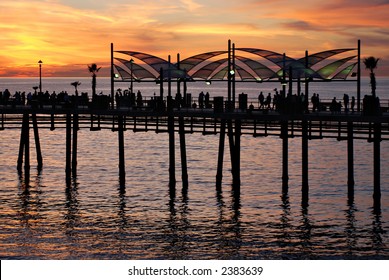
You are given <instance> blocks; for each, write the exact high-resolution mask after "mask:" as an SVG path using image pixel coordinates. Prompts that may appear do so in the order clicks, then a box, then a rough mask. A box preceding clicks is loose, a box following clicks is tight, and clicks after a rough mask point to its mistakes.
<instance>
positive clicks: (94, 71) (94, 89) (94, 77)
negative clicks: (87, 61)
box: [88, 63, 101, 96]
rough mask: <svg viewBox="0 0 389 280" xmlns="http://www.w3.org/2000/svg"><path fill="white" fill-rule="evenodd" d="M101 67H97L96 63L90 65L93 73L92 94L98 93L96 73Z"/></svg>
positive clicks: (90, 70) (89, 67)
mask: <svg viewBox="0 0 389 280" xmlns="http://www.w3.org/2000/svg"><path fill="white" fill-rule="evenodd" d="M100 68H101V67H98V68H97V64H96V63H93V64H92V65H88V69H89V72H90V73H92V96H95V95H96V73H97V72H99V70H100Z"/></svg>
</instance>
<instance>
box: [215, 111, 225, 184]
mask: <svg viewBox="0 0 389 280" xmlns="http://www.w3.org/2000/svg"><path fill="white" fill-rule="evenodd" d="M225 138H226V120H224V119H222V120H221V123H220V138H219V154H218V158H217V173H216V189H217V190H218V191H221V186H222V178H223V160H224V142H225Z"/></svg>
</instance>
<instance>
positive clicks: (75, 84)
mask: <svg viewBox="0 0 389 280" xmlns="http://www.w3.org/2000/svg"><path fill="white" fill-rule="evenodd" d="M71 85H72V86H74V89H75V90H76V95H78V91H77V87H78V86H79V85H81V83H80V82H79V81H75V82H73V83H71Z"/></svg>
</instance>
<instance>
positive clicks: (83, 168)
mask: <svg viewBox="0 0 389 280" xmlns="http://www.w3.org/2000/svg"><path fill="white" fill-rule="evenodd" d="M75 80H80V81H81V83H82V84H81V86H80V88H79V91H87V92H90V91H91V90H90V85H91V81H90V78H77V79H71V78H70V79H69V78H63V79H44V80H43V90H49V91H53V90H55V91H57V92H59V91H61V90H67V91H68V92H70V93H72V92H74V88H73V87H72V86H71V85H70V83H71V82H73V81H75ZM37 82H38V80H37V79H5V78H0V91H2V90H4V89H5V88H8V89H9V90H10V91H11V92H14V91H15V90H21V91H26V92H28V91H32V87H33V86H36V85H37ZM377 82H378V88H377V90H378V96H380V97H381V99H382V100H383V99H389V80H388V79H384V78H378V79H377ZM117 87H121V88H123V89H125V88H128V84H120V85H117ZM275 87H279V85H277V84H267V83H263V84H250V83H246V84H238V85H237V93H241V92H245V93H248V94H249V97H250V98H256V97H257V95H258V92H259V91H261V90H262V91H264V93H267V92H270V91H272V90H273V89H274V88H275ZM109 89H110V85H109V80H107V79H103V78H100V79H98V91H103V92H104V93H106V94H108V93H109ZM134 89H135V90H138V89H140V90H141V91H142V93H143V94H144V95H145V96H147V95H149V96H151V95H152V94H153V93H154V91H155V92H157V94H158V86H157V85H155V84H139V83H135V84H134ZM201 90H204V91H209V92H210V94H211V96H216V95H225V94H224V93H225V88H223V85H221V84H216V85H215V84H213V85H211V87H209V88H206V85H205V84H203V83H194V84H193V85H189V86H188V92H191V93H192V94H193V95H194V96H197V95H198V93H199V92H200V91H201ZM310 90H311V92H317V93H319V94H320V96H321V97H322V98H328V99H330V98H332V97H333V96H338V98H339V99H341V97H342V96H343V93H348V94H349V95H354V94H355V92H356V84H354V83H317V84H313V85H312V86H311V89H310ZM173 92H175V91H173ZM369 92H370V91H369V84H368V80H363V84H362V94H365V93H366V94H368V93H369ZM40 136H41V145H42V154H43V160H44V162H43V164H44V166H43V170H42V171H41V172H40V173H39V172H38V171H37V169H36V167H35V158H36V157H35V150H34V146H33V141H32V147H31V153H32V159H31V160H32V170H31V181H30V184H29V185H28V186H26V185H25V184H24V182H23V178H19V176H18V173H17V170H16V162H17V154H18V147H19V138H20V131H18V130H3V131H0V139H1V147H0V225H1V227H0V258H1V259H357V258H363V259H389V248H388V246H389V233H388V231H389V172H388V171H389V169H388V166H389V143H388V142H386V141H383V142H381V153H382V156H381V186H382V189H381V191H382V198H381V202H382V205H381V211H380V212H378V213H377V212H374V211H373V199H372V194H373V145H372V143H367V141H363V140H355V142H354V146H355V200H354V203H353V204H351V205H350V204H348V202H347V143H346V142H344V141H341V142H338V141H336V140H335V139H323V140H311V141H309V186H310V193H309V206H308V207H306V208H303V207H302V205H301V139H300V138H293V139H290V141H289V194H288V197H282V195H281V186H282V181H281V168H282V158H281V157H282V155H281V151H282V149H281V145H282V142H281V140H280V139H279V138H278V137H266V138H253V137H249V136H246V135H243V136H242V140H241V142H242V143H241V145H242V152H241V181H242V184H241V195H240V198H239V199H238V198H236V197H234V195H233V193H232V187H231V183H232V178H231V173H230V162H229V161H230V158H229V153H228V152H226V153H225V159H224V160H225V163H224V174H223V175H224V177H223V186H222V192H217V191H216V187H215V176H216V167H217V152H218V141H219V136H218V135H207V136H203V135H200V134H187V136H186V137H187V138H186V141H187V158H188V173H189V187H188V190H187V192H182V191H181V190H182V186H181V183H180V182H179V180H180V174H181V173H180V155H179V146H178V137H176V141H177V142H176V157H177V164H176V168H177V170H176V174H177V175H176V176H177V181H178V182H177V185H176V188H177V191H176V194H175V196H171V195H170V194H169V177H168V135H167V134H155V133H153V132H147V133H145V132H137V133H134V132H132V131H130V130H128V131H126V132H125V146H126V151H125V157H126V186H125V189H123V188H120V186H119V178H118V144H117V141H118V140H117V134H116V133H114V132H111V131H96V132H91V131H89V130H86V129H82V130H80V131H79V136H78V137H79V150H78V155H79V157H78V174H77V178H75V179H74V180H73V181H72V183H71V184H70V185H68V186H67V185H66V182H65V131H64V130H62V129H57V130H54V131H49V130H41V131H40Z"/></svg>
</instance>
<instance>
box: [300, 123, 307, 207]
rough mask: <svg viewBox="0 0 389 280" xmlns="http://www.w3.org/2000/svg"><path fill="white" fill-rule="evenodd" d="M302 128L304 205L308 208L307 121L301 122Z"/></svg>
mask: <svg viewBox="0 0 389 280" xmlns="http://www.w3.org/2000/svg"><path fill="white" fill-rule="evenodd" d="M301 126H302V130H301V133H302V135H301V136H302V137H301V138H302V145H301V152H302V189H301V191H302V205H303V206H304V207H306V206H308V193H309V185H308V123H307V121H306V120H303V121H302V122H301Z"/></svg>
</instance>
